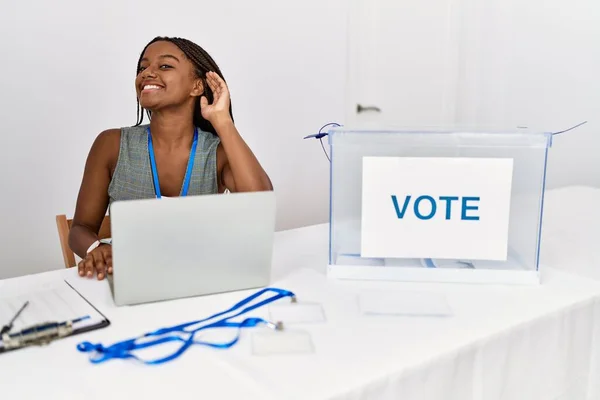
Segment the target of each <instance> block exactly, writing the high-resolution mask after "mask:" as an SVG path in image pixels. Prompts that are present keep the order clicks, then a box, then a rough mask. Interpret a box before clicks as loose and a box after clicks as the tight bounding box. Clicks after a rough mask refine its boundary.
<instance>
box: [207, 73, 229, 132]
mask: <svg viewBox="0 0 600 400" xmlns="http://www.w3.org/2000/svg"><path fill="white" fill-rule="evenodd" d="M206 81H207V83H208V86H209V88H210V90H211V91H212V93H213V102H212V104H208V99H207V98H206V96H202V97H201V98H200V109H201V111H202V116H203V117H204V119H206V120H208V121H209V122H210V123H211V124H212V125H213V126H216V125H218V124H219V123H222V122H230V121H231V115H229V102H230V99H229V89H228V88H227V84H226V83H225V81H224V80H223V78H221V77H220V76H219V75H218V74H217V73H216V72H212V71H210V72H208V73H207V74H206Z"/></svg>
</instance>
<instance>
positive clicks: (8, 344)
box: [0, 280, 110, 354]
mask: <svg viewBox="0 0 600 400" xmlns="http://www.w3.org/2000/svg"><path fill="white" fill-rule="evenodd" d="M27 286H28V287H26V288H23V286H14V287H3V288H2V293H1V294H0V329H1V328H2V327H3V326H4V325H5V324H8V323H9V321H10V320H11V319H12V318H13V317H14V316H15V315H16V313H17V312H18V311H19V310H20V309H21V308H23V306H24V305H25V304H26V303H27V306H26V307H24V308H23V310H22V311H21V312H20V313H19V315H18V316H17V318H16V319H15V321H14V322H13V325H12V327H11V329H10V331H8V332H6V333H4V334H3V335H1V336H0V354H2V353H6V352H9V351H13V350H18V349H21V348H25V347H29V346H41V345H47V344H50V343H51V342H53V341H55V340H59V339H61V338H64V337H69V336H73V335H78V334H81V333H85V332H90V331H94V330H97V329H102V328H105V327H107V326H109V325H110V321H109V319H108V318H106V316H105V315H104V314H102V313H101V312H100V311H99V310H98V309H97V308H96V307H95V306H94V305H93V304H92V303H91V302H90V301H89V300H88V299H86V298H85V297H84V296H83V295H82V294H81V293H79V292H78V291H77V290H76V289H75V288H74V287H73V286H72V285H71V284H70V283H69V282H68V281H66V280H60V281H55V282H43V283H38V284H35V285H32V286H29V285H27Z"/></svg>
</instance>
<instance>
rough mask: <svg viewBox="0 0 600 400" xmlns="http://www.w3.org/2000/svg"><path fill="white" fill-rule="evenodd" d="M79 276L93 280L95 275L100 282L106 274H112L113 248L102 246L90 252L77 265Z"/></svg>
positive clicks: (106, 245)
mask: <svg viewBox="0 0 600 400" xmlns="http://www.w3.org/2000/svg"><path fill="white" fill-rule="evenodd" d="M77 268H78V272H79V276H81V277H88V278H92V277H93V276H94V274H95V275H96V276H97V277H98V280H102V279H104V277H105V276H106V274H107V273H108V274H112V271H113V265H112V246H111V245H108V244H101V245H100V246H98V247H96V248H95V249H94V250H92V251H90V252H89V253H88V254H87V255H86V257H85V258H84V259H83V260H81V261H80V262H79V264H78V265H77Z"/></svg>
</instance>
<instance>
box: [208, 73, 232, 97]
mask: <svg viewBox="0 0 600 400" xmlns="http://www.w3.org/2000/svg"><path fill="white" fill-rule="evenodd" d="M206 81H207V82H208V86H209V87H210V90H212V92H213V93H214V94H215V96H220V95H221V93H222V92H223V91H224V90H225V89H226V87H227V85H226V84H225V81H224V80H223V78H221V77H220V76H219V74H217V73H216V72H213V71H210V72H208V73H207V74H206Z"/></svg>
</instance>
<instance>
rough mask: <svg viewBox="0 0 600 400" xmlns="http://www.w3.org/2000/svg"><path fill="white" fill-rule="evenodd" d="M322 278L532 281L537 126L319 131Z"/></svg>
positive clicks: (537, 209) (541, 158) (548, 140)
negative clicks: (326, 165)
mask: <svg viewBox="0 0 600 400" xmlns="http://www.w3.org/2000/svg"><path fill="white" fill-rule="evenodd" d="M328 138H329V145H330V156H331V167H330V168H331V169H330V175H331V176H330V191H331V193H330V236H329V265H328V276H330V277H333V278H339V279H361V280H400V281H436V282H474V283H511V284H536V283H538V282H539V274H538V269H539V254H540V238H541V229H542V215H543V201H544V190H545V180H546V168H547V166H546V165H547V155H548V150H549V148H550V147H551V144H552V134H551V133H546V132H531V131H525V130H518V129H517V130H514V131H469V130H447V131H442V130H440V131H435V130H430V131H426V130H423V131H421V130H360V129H357V130H352V129H348V128H344V127H339V128H336V129H333V130H331V131H330V132H329V134H328Z"/></svg>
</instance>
